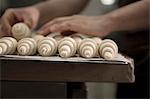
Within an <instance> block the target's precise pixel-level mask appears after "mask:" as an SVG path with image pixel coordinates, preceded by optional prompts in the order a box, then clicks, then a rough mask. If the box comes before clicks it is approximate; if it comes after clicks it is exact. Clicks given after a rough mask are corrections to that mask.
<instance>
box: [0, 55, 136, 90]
mask: <svg viewBox="0 0 150 99" xmlns="http://www.w3.org/2000/svg"><path fill="white" fill-rule="evenodd" d="M31 57H32V56H29V58H18V57H10V56H9V57H0V67H1V81H8V82H10V81H27V82H49V83H54V82H57V83H64V84H65V83H66V82H113V83H119V82H125V83H132V82H134V78H135V77H134V66H133V63H132V59H129V60H130V61H128V62H126V61H115V62H114V61H106V60H92V59H91V60H90V59H89V60H82V59H79V60H77V59H75V61H73V60H67V59H61V58H59V59H58V60H56V59H55V57H54V58H53V57H51V58H50V59H46V58H45V60H43V59H41V57H39V58H37V59H32V58H31ZM64 90H65V88H64Z"/></svg>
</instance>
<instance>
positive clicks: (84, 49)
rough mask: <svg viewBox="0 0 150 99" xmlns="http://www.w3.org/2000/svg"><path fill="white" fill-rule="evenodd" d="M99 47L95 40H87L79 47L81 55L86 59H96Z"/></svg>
mask: <svg viewBox="0 0 150 99" xmlns="http://www.w3.org/2000/svg"><path fill="white" fill-rule="evenodd" d="M97 51H98V45H97V42H96V41H95V40H94V39H91V38H85V39H83V40H82V42H81V43H80V45H79V54H80V55H81V56H82V57H85V58H91V57H95V56H96V55H97V53H98V52H97Z"/></svg>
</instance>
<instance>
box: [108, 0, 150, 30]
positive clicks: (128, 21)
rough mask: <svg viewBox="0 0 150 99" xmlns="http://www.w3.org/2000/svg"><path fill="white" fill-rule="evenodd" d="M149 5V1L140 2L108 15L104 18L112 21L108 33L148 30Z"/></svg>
mask: <svg viewBox="0 0 150 99" xmlns="http://www.w3.org/2000/svg"><path fill="white" fill-rule="evenodd" d="M149 4H150V1H149V0H142V1H138V2H135V3H133V4H130V5H128V6H125V7H122V8H120V9H118V10H115V11H113V12H111V13H108V14H107V15H106V16H107V17H108V18H109V19H110V20H111V21H112V22H111V23H112V29H111V30H110V31H109V32H113V31H132V30H142V29H148V25H149V18H150V17H149Z"/></svg>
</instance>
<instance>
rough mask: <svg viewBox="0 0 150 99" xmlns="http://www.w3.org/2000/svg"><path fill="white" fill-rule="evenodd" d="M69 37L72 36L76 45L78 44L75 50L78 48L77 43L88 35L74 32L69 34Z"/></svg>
mask: <svg viewBox="0 0 150 99" xmlns="http://www.w3.org/2000/svg"><path fill="white" fill-rule="evenodd" d="M70 37H72V38H73V39H74V40H75V41H76V43H77V46H78V47H77V50H78V48H79V45H80V43H81V41H82V39H84V38H87V37H88V36H87V35H84V34H80V33H75V34H72V35H70Z"/></svg>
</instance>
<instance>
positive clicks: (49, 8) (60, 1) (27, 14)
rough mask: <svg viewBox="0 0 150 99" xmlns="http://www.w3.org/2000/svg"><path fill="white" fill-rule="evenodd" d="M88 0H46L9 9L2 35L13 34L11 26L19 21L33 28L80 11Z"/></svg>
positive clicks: (4, 20)
mask: <svg viewBox="0 0 150 99" xmlns="http://www.w3.org/2000/svg"><path fill="white" fill-rule="evenodd" d="M87 1H88V0H44V1H43V2H41V3H39V4H36V5H33V6H28V7H23V8H11V9H7V10H6V11H5V13H4V14H3V16H2V22H1V24H2V26H1V28H0V37H2V36H11V35H12V34H11V27H12V25H14V24H15V23H17V22H24V23H25V24H27V25H28V26H29V27H30V28H31V29H33V28H35V27H36V26H37V24H38V22H41V23H45V22H46V21H48V20H51V19H53V18H55V17H59V16H65V15H72V14H75V13H78V12H79V11H80V10H81V9H82V8H83V7H84V5H86V3H87Z"/></svg>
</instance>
